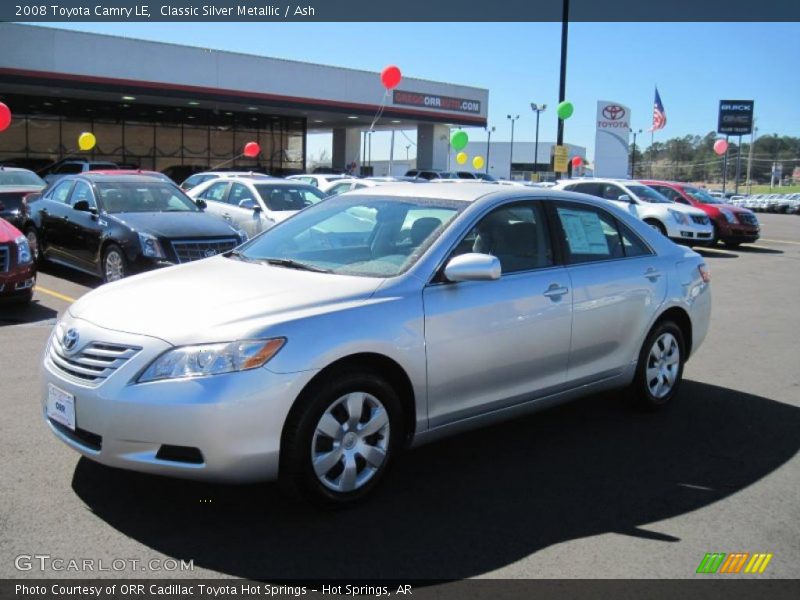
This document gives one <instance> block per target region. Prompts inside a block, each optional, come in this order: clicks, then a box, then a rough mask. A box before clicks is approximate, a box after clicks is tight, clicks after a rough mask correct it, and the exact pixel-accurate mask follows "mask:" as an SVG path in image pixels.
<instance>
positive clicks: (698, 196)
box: [683, 187, 724, 204]
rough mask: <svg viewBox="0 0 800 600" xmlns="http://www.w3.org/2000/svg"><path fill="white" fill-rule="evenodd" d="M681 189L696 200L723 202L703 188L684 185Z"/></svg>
mask: <svg viewBox="0 0 800 600" xmlns="http://www.w3.org/2000/svg"><path fill="white" fill-rule="evenodd" d="M683 191H684V192H686V195H688V196H689V197H691V198H693V199H695V200H697V201H698V202H702V203H703V204H724V203H723V202H721V201H720V200H719V199H718V198H714V196H712V195H711V194H709V193H708V192H706V191H705V190H701V189H698V188H690V187H685V188H683Z"/></svg>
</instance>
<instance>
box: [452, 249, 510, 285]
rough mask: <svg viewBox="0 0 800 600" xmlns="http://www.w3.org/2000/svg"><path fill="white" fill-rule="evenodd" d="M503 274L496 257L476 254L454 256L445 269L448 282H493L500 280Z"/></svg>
mask: <svg viewBox="0 0 800 600" xmlns="http://www.w3.org/2000/svg"><path fill="white" fill-rule="evenodd" d="M501 273H502V269H501V267H500V260H499V259H498V258H497V257H496V256H492V255H491V254H478V253H476V252H471V253H469V254H461V255H459V256H454V257H453V258H451V259H450V261H449V262H448V263H447V266H446V267H445V268H444V276H445V277H446V278H447V280H448V281H493V280H495V279H500V275H501Z"/></svg>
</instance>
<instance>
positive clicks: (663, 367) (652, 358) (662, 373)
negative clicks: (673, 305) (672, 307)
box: [629, 321, 686, 411]
mask: <svg viewBox="0 0 800 600" xmlns="http://www.w3.org/2000/svg"><path fill="white" fill-rule="evenodd" d="M685 347H686V345H685V343H684V339H683V332H682V331H681V329H680V327H678V326H677V325H676V324H675V323H673V322H672V321H662V322H661V323H659V324H657V325H656V326H655V327H654V328H653V330H652V331H651V332H650V334H649V335H648V336H647V339H646V340H645V341H644V344H643V345H642V349H641V351H640V353H639V362H638V364H637V365H636V376H635V377H634V380H633V383H632V384H631V388H630V390H629V391H630V396H631V399H632V400H633V401H634V403H635V404H636V405H637V406H638V407H639V408H643V409H645V410H650V411H654V410H658V409H659V408H661V407H663V406H665V405H667V404H668V403H669V402H670V400H672V399H673V398H674V397H675V394H677V393H678V389H679V388H680V384H681V380H682V377H683V365H684V362H685V360H686V357H685V354H684V348H685Z"/></svg>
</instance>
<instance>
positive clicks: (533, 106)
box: [531, 102, 547, 173]
mask: <svg viewBox="0 0 800 600" xmlns="http://www.w3.org/2000/svg"><path fill="white" fill-rule="evenodd" d="M531 110H533V112H535V113H536V141H535V142H534V143H533V171H534V172H535V173H538V172H539V115H540V114H541V113H543V112H544V111H545V110H547V104H536V103H535V102H531Z"/></svg>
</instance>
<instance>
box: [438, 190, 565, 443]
mask: <svg viewBox="0 0 800 600" xmlns="http://www.w3.org/2000/svg"><path fill="white" fill-rule="evenodd" d="M468 252H480V253H484V254H492V255H494V256H497V257H498V258H499V259H500V263H501V265H502V275H501V277H500V279H498V280H495V281H466V282H458V283H453V282H448V281H446V280H444V277H443V276H440V277H437V278H435V279H434V280H433V281H432V282H431V283H429V284H428V285H427V286H426V287H425V289H424V291H423V303H424V309H425V343H426V352H427V364H428V418H429V424H430V426H431V427H438V426H440V425H445V424H447V423H451V422H454V421H458V420H461V419H466V418H469V417H473V416H476V415H480V414H483V413H487V412H490V411H493V410H497V409H502V408H506V407H509V406H513V405H515V404H519V403H522V402H524V401H527V400H530V399H532V398H534V397H536V396H543V395H546V394H549V393H552V392H555V391H558V390H559V389H563V387H564V385H565V382H566V375H567V360H568V357H569V350H570V335H571V326H572V289H571V287H572V286H571V283H570V279H569V275H568V274H567V272H566V269H565V268H564V267H561V266H556V265H555V263H554V260H553V252H552V246H551V241H550V236H549V233H548V229H547V224H546V221H545V216H544V210H543V209H542V206H541V205H540V203H539V202H534V201H525V202H514V203H512V204H506V205H503V206H501V207H498V208H495V209H494V210H492V211H490V212H489V213H488V214H487V215H485V216H484V217H483V218H482V219H481V220H480V221H479V222H478V224H477V225H476V226H475V227H474V228H473V229H472V230H471V231H470V232H469V233H468V234H467V236H465V237H464V238H463V239H462V240H461V242H460V243H459V244H458V246H457V247H456V248H455V249H454V250H453V252H452V253H451V255H450V257H448V260H449V259H450V258H452V257H453V256H456V255H458V254H464V253H468ZM445 264H446V263H445Z"/></svg>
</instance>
